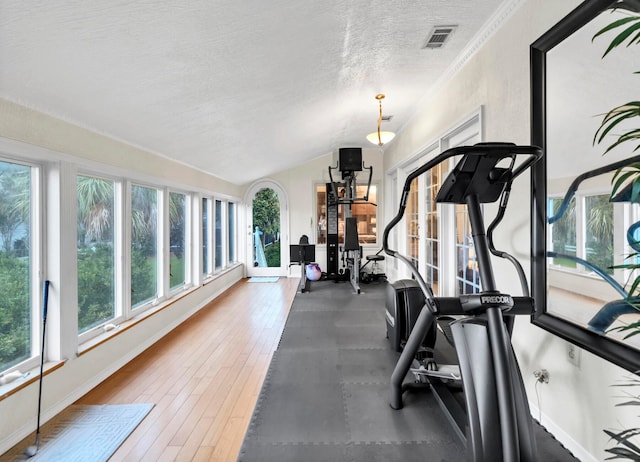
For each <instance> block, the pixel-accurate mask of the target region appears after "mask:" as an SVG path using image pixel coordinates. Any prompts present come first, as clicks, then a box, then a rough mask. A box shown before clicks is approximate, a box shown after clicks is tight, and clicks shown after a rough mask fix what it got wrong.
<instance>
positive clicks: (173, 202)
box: [169, 192, 188, 289]
mask: <svg viewBox="0 0 640 462" xmlns="http://www.w3.org/2000/svg"><path fill="white" fill-rule="evenodd" d="M187 218H188V216H187V196H186V195H185V194H181V193H176V192H171V193H169V288H170V289H175V288H177V287H180V286H183V285H184V284H185V282H186V255H185V250H186V247H187Z"/></svg>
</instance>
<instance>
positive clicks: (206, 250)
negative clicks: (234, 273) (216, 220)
mask: <svg viewBox="0 0 640 462" xmlns="http://www.w3.org/2000/svg"><path fill="white" fill-rule="evenodd" d="M210 202H211V200H210V199H207V198H206V197H203V198H202V274H203V275H205V276H206V275H208V274H211V230H210V226H211V223H210V220H209V215H210V208H211V207H210Z"/></svg>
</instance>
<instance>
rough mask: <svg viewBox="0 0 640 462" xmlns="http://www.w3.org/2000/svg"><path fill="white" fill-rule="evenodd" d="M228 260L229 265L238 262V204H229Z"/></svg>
mask: <svg viewBox="0 0 640 462" xmlns="http://www.w3.org/2000/svg"><path fill="white" fill-rule="evenodd" d="M227 234H228V240H227V259H228V260H229V263H235V262H236V261H237V256H236V204H235V203H233V202H229V203H228V204H227Z"/></svg>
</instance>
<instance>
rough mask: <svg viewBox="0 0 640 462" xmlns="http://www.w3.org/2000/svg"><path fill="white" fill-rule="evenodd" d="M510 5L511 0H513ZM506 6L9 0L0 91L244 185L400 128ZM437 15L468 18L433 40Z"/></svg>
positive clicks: (3, 9)
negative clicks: (440, 42) (442, 41)
mask: <svg viewBox="0 0 640 462" xmlns="http://www.w3.org/2000/svg"><path fill="white" fill-rule="evenodd" d="M509 3H513V1H511V2H509ZM500 8H504V4H503V1H502V0H481V1H468V0H405V1H398V2H390V1H388V0H385V1H383V0H323V1H294V0H272V1H269V2H264V1H262V0H261V1H257V0H241V1H237V0H189V1H184V0H165V1H151V0H147V1H128V0H126V1H123V0H111V1H104V0H61V1H50V0H46V1H45V0H41V1H31V0H0V97H2V98H5V99H8V100H10V101H14V102H17V103H19V104H22V105H24V106H27V107H30V108H33V109H36V110H39V111H42V112H44V113H47V114H50V115H53V116H55V117H58V118H61V119H63V120H67V121H70V122H72V123H75V124H77V125H80V126H83V127H86V128H89V129H91V130H94V131H97V132H100V133H104V134H106V135H108V136H111V137H114V138H117V139H120V140H123V141H125V142H127V143H130V144H132V145H135V146H139V147H142V148H144V149H146V150H149V151H152V152H155V153H158V154H161V155H163V156H166V157H170V158H174V159H177V160H179V161H181V162H184V163H186V164H189V165H191V166H194V167H196V168H198V169H202V170H204V171H207V172H209V173H211V174H213V175H216V176H218V177H220V178H223V179H226V180H228V181H231V182H233V183H236V184H245V183H248V182H251V181H254V180H255V179H258V178H261V177H264V176H268V175H270V174H273V173H275V172H278V171H282V170H284V169H287V168H290V167H292V166H294V165H299V164H301V163H303V162H306V161H308V160H311V159H313V158H315V157H318V156H321V155H324V154H327V153H330V152H333V151H334V150H336V149H337V148H339V147H342V146H365V145H366V144H367V141H366V140H365V136H366V135H367V134H368V133H370V132H372V131H374V130H375V128H376V123H377V115H378V106H377V102H376V100H375V99H374V96H375V95H376V93H385V94H386V95H387V96H386V99H385V100H384V103H383V109H384V113H385V115H393V118H392V120H390V121H389V122H383V129H387V130H393V131H396V132H397V131H400V130H401V129H402V127H403V126H404V125H405V124H406V123H407V122H408V120H409V119H410V118H411V117H412V115H413V114H414V113H415V111H416V110H417V104H418V103H419V102H420V100H421V98H422V97H423V96H424V95H425V94H426V93H427V92H428V91H429V90H430V88H432V86H433V85H434V83H436V82H437V81H438V79H439V78H440V77H441V76H442V74H443V73H444V72H445V71H446V70H447V69H448V68H450V66H451V64H452V63H453V62H455V61H456V59H457V58H458V57H459V56H460V54H461V53H462V52H463V51H465V49H467V48H468V47H469V44H470V43H471V42H472V40H473V39H474V37H476V36H477V34H478V33H480V32H481V31H482V30H485V29H486V28H487V27H488V26H490V24H489V23H488V21H490V20H492V16H494V18H493V19H495V13H496V11H499V9H500ZM436 25H457V26H458V28H457V30H456V31H455V32H454V34H453V35H452V36H451V39H450V40H449V42H448V43H447V44H446V46H445V47H444V48H443V49H440V50H428V49H423V48H422V47H423V45H424V42H425V40H426V38H427V36H428V35H429V33H430V32H431V30H432V29H433V27H434V26H436Z"/></svg>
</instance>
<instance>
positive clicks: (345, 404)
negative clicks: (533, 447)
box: [238, 282, 575, 462]
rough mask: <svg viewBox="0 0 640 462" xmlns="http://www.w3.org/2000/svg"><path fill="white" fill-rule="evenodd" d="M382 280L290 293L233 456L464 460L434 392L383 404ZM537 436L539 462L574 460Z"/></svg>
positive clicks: (388, 365)
mask: <svg viewBox="0 0 640 462" xmlns="http://www.w3.org/2000/svg"><path fill="white" fill-rule="evenodd" d="M385 285H386V284H385V283H384V282H378V283H372V284H369V285H365V286H363V290H362V293H361V294H360V295H356V294H355V293H353V291H352V290H351V286H350V285H349V284H348V283H340V284H336V283H334V282H314V283H312V285H311V292H306V293H304V294H297V295H296V298H295V300H294V303H293V306H292V308H291V312H290V314H289V317H288V319H287V323H286V326H285V329H284V332H283V334H282V338H281V340H280V344H279V346H278V350H277V351H276V352H275V354H274V356H273V360H272V362H271V365H270V367H269V371H268V372H267V377H266V379H265V382H264V385H263V387H262V390H261V393H260V396H259V399H258V403H257V405H256V408H255V410H254V413H253V417H252V420H251V423H250V425H249V429H248V431H247V434H246V436H245V439H244V442H243V445H242V448H241V451H240V455H239V457H238V461H241V462H258V461H259V462H272V461H273V462H276V461H277V462H286V461H305V462H306V461H311V462H313V461H323V462H324V461H336V462H338V461H374V462H375V461H385V462H386V461H395V460H402V461H403V462H412V461H427V460H428V461H434V462H453V461H456V462H457V461H461V460H465V458H466V456H465V448H464V446H463V444H462V443H461V442H460V440H459V439H458V437H457V436H456V435H455V433H454V432H453V430H452V428H451V427H450V425H449V423H448V421H447V420H446V418H445V416H444V414H443V413H442V411H441V410H440V408H439V407H438V405H437V403H436V402H435V399H434V398H433V396H432V395H431V394H430V393H411V394H407V395H405V401H404V403H405V406H404V408H403V409H401V410H398V411H394V410H392V409H391V408H390V407H389V405H388V393H389V377H390V375H391V372H392V371H393V368H394V366H395V363H396V361H397V358H398V354H397V353H395V352H393V351H392V350H391V348H390V347H389V342H388V341H387V339H386V328H385V315H384V300H385V293H384V290H385ZM539 435H540V438H541V439H544V442H543V443H542V446H543V447H542V448H541V455H544V459H541V460H545V461H546V460H549V461H552V460H567V461H572V460H575V459H572V458H564V457H556V454H555V452H556V451H557V449H558V447H559V444H558V443H557V442H556V441H555V440H553V439H552V438H550V437H549V435H548V434H547V435H544V432H543V431H542V430H539ZM545 436H546V437H547V438H546V439H545ZM547 440H551V443H550V444H548V441H547Z"/></svg>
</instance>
